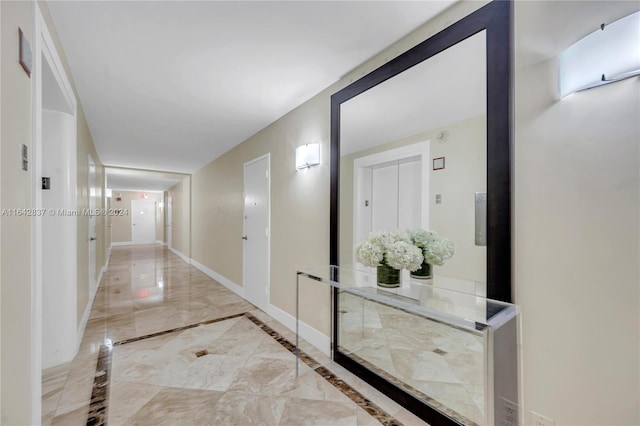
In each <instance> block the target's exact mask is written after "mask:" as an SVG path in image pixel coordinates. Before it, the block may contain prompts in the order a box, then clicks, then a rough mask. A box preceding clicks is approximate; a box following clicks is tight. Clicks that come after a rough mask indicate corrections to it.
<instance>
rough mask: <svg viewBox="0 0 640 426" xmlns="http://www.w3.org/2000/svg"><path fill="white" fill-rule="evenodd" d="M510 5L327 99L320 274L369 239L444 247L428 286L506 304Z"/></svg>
mask: <svg viewBox="0 0 640 426" xmlns="http://www.w3.org/2000/svg"><path fill="white" fill-rule="evenodd" d="M510 49H511V47H510V4H509V2H507V1H494V2H492V3H489V4H488V5H486V6H484V7H483V8H481V9H479V10H478V11H476V12H474V13H473V14H471V15H469V16H467V17H465V18H464V19H462V20H460V21H459V22H457V23H455V24H454V25H452V26H450V27H448V28H446V29H445V30H443V31H442V32H440V33H438V34H436V35H435V36H433V37H431V38H429V39H428V40H426V41H424V42H423V43H421V44H419V45H417V46H416V47H414V48H412V49H411V50H409V51H408V52H406V53H404V54H402V55H401V56H399V57H397V58H395V59H394V60H392V61H390V62H388V63H387V64H385V65H383V66H382V67H380V68H378V69H377V70H375V71H373V72H372V73H370V74H368V75H366V76H364V77H362V78H361V79H360V80H357V81H356V82H354V83H352V84H351V85H349V86H347V87H346V88H344V89H343V90H341V91H339V92H337V93H336V94H334V95H333V96H332V99H331V102H332V104H331V169H332V170H331V179H332V181H331V254H330V258H331V264H334V265H342V266H351V265H355V264H356V263H357V262H356V261H355V259H354V257H353V247H354V245H355V244H357V243H358V242H360V241H362V240H364V239H366V237H367V235H368V233H369V232H371V231H382V230H392V229H405V228H423V229H429V230H433V231H436V232H437V233H438V234H440V235H442V236H445V237H446V238H448V239H450V240H451V241H453V243H454V245H455V255H454V256H453V257H452V258H451V259H450V260H449V261H447V262H446V264H445V265H443V266H442V267H436V268H435V271H434V281H435V282H436V283H440V282H441V283H443V284H444V285H448V284H450V285H451V286H452V287H453V288H455V289H457V290H459V291H464V292H469V293H473V294H476V295H478V296H486V297H488V298H490V299H495V300H501V301H506V302H510V301H511V235H510V234H511V224H510V167H509V164H510V163H509V159H510V121H511V111H510V69H511V66H510V62H511V54H510Z"/></svg>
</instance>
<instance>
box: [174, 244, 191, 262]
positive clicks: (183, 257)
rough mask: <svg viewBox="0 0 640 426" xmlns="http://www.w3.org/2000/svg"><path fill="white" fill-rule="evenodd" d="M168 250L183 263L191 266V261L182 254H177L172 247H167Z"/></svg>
mask: <svg viewBox="0 0 640 426" xmlns="http://www.w3.org/2000/svg"><path fill="white" fill-rule="evenodd" d="M169 250H171V252H173V254H175V255H176V256H178V257H179V258H180V259H182V260H183V261H184V263H186V264H187V265H190V264H191V259H189V258H188V257H187V256H186V255H184V254H182V253H181V252H179V251H178V250H176V249H174V248H173V247H169Z"/></svg>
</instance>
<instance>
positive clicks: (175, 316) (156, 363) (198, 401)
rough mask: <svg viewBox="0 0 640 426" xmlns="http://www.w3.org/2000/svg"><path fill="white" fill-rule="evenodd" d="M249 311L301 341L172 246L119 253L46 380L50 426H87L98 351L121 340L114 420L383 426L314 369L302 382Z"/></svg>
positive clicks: (387, 403)
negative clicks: (72, 346) (77, 335)
mask: <svg viewBox="0 0 640 426" xmlns="http://www.w3.org/2000/svg"><path fill="white" fill-rule="evenodd" d="M245 312H250V313H251V314H252V315H254V316H255V317H256V318H257V320H256V321H258V322H261V323H263V324H266V326H268V327H270V328H271V329H273V330H274V331H275V332H277V333H279V334H280V335H281V336H282V337H284V338H286V339H289V341H295V340H294V338H295V337H294V335H293V333H291V331H290V330H288V329H287V328H286V327H284V326H283V325H282V324H280V323H279V322H277V321H275V320H274V319H273V318H271V317H269V316H268V315H267V314H265V313H264V312H262V311H260V310H257V309H256V308H255V307H254V306H253V305H251V304H250V303H248V302H246V301H245V300H244V299H242V298H240V297H238V296H237V295H235V294H234V293H232V292H231V291H229V290H227V289H226V288H225V287H223V286H222V285H220V284H219V283H217V282H216V281H214V280H212V279H211V278H209V277H208V276H206V275H205V274H204V273H202V272H200V271H199V270H197V269H195V268H194V267H192V266H190V265H187V264H186V263H184V262H183V261H182V260H181V259H180V258H179V257H177V256H176V255H174V254H173V253H171V252H170V251H168V250H167V249H166V248H163V247H160V246H155V245H154V246H152V245H148V246H126V247H116V248H114V249H113V251H112V253H111V260H110V263H109V268H108V270H107V271H106V273H105V275H104V277H103V279H102V282H101V284H100V287H99V289H98V293H97V295H96V299H95V302H94V305H93V307H92V310H91V315H90V319H89V321H88V323H87V327H86V330H85V334H84V338H83V341H82V344H81V347H80V351H79V353H78V355H77V356H76V357H75V359H74V360H73V361H72V362H71V363H70V364H67V365H65V366H60V367H56V368H53V369H49V370H47V371H45V372H44V373H43V416H42V422H43V425H80V424H82V425H85V424H87V419H88V412H89V405H90V402H91V395H92V390H93V383H94V376H95V373H96V364H97V360H98V353H99V351H100V347H101V345H104V344H114V343H116V342H123V341H125V342H126V343H125V344H121V345H116V346H114V347H113V349H112V351H111V354H112V355H111V360H110V361H111V377H110V381H109V398H108V405H107V416H108V423H109V424H113V425H117V424H123V425H136V424H140V425H143V424H144V425H152V424H153V425H158V424H167V425H176V424H203V425H204V424H211V425H225V424H235V425H248V424H267V425H278V424H282V425H293V424H296V425H298V424H309V425H310V424H323V425H334V424H335V425H373V424H379V422H378V421H377V420H376V418H374V417H373V416H371V415H370V414H368V413H367V412H366V411H365V410H364V409H362V408H361V407H360V406H359V405H358V404H356V403H355V402H354V401H353V400H352V399H349V398H347V397H346V396H345V394H344V393H342V392H340V391H339V390H338V389H337V388H336V387H335V386H333V385H332V384H330V383H329V382H328V381H327V380H325V379H324V378H322V377H321V376H320V375H319V374H316V373H315V372H314V370H313V369H312V368H310V367H308V366H307V365H304V364H302V363H301V364H300V365H301V375H300V376H299V377H295V361H294V357H293V355H292V354H291V352H290V351H289V350H287V349H286V348H285V347H284V346H283V345H282V344H280V343H278V342H277V341H276V340H275V339H274V338H273V337H272V336H271V335H269V334H268V333H267V332H265V331H266V330H264V329H261V327H260V326H259V325H257V323H256V321H250V320H249V317H247V316H237V315H238V314H243V313H245ZM234 315H236V317H234V318H230V319H226V320H224V321H219V322H214V323H210V324H206V325H200V326H197V327H193V328H188V329H185V330H180V331H175V332H171V333H167V334H162V335H159V336H157V337H152V338H145V339H142V340H137V341H136V340H135V339H136V338H138V337H141V336H147V335H149V334H153V333H159V332H163V331H166V330H170V329H175V328H179V327H183V326H188V325H192V324H197V323H200V322H204V321H208V320H212V319H216V318H224V317H229V316H234ZM128 339H133V340H128ZM301 347H302V349H303V350H304V351H305V352H306V353H307V354H309V355H310V356H312V357H313V358H314V359H315V360H316V361H317V362H318V363H319V364H320V365H322V366H324V367H326V368H328V369H329V370H330V371H331V372H333V373H334V374H335V375H336V376H338V377H339V378H340V379H342V380H343V381H344V382H345V383H347V384H348V385H350V386H352V387H353V388H354V389H356V390H357V391H358V392H359V394H360V395H362V396H363V397H364V398H366V399H367V400H369V401H370V402H371V403H372V405H373V406H376V407H378V408H379V409H380V410H384V412H386V413H387V414H389V415H390V416H393V418H395V419H396V420H397V422H398V423H403V424H406V425H420V424H424V423H423V422H422V421H420V420H419V419H418V418H417V417H415V416H414V415H413V414H411V413H409V412H407V411H406V410H404V409H403V408H402V407H401V406H399V405H398V404H396V403H395V402H393V401H391V400H390V399H388V398H387V397H386V396H384V395H382V394H381V393H380V392H379V391H377V390H376V389H374V388H372V387H371V386H369V385H367V384H366V383H364V382H363V381H362V380H360V379H359V378H357V377H355V376H354V375H353V374H351V373H350V372H348V371H346V370H344V369H343V368H342V367H340V366H338V365H337V364H334V363H333V362H332V361H331V360H330V359H328V358H327V357H325V356H324V355H323V354H322V353H320V352H319V351H317V350H316V349H315V348H313V347H312V346H310V345H309V344H307V343H306V342H302V343H301ZM198 354H200V356H198Z"/></svg>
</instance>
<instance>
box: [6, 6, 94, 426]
mask: <svg viewBox="0 0 640 426" xmlns="http://www.w3.org/2000/svg"><path fill="white" fill-rule="evenodd" d="M38 4H39V6H40V8H41V11H42V14H43V17H44V19H45V22H46V23H47V26H48V28H49V31H50V33H51V35H52V38H53V40H54V43H55V44H56V46H57V49H58V53H59V54H60V57H61V59H62V62H63V65H64V66H65V69H66V72H67V76H68V77H69V78H70V79H71V74H70V72H69V69H68V66H67V63H66V59H65V56H64V52H63V51H62V49H61V48H60V44H59V42H58V38H57V36H56V34H55V29H54V27H53V25H52V24H51V20H50V17H49V15H48V11H47V8H46V4H44V3H41V2H38ZM0 15H1V19H2V24H1V31H2V35H1V37H0V38H1V42H2V49H1V52H0V55H1V57H0V64H1V79H2V81H1V86H2V89H3V90H2V100H1V103H2V108H1V111H2V116H1V121H2V124H3V125H2V129H1V132H2V133H1V145H0V159H1V160H0V161H1V162H2V165H1V168H0V172H1V175H2V176H1V178H0V182H2V187H1V191H0V193H1V194H2V198H1V200H0V202H1V206H2V208H6V209H13V208H29V207H31V198H32V190H31V174H30V172H29V173H27V172H24V171H22V170H21V169H20V163H19V152H20V146H21V144H23V143H24V144H26V145H27V146H28V147H29V152H30V159H31V151H32V146H31V137H32V136H31V126H32V121H31V120H32V118H31V112H32V111H31V108H32V105H31V95H32V94H31V80H30V79H29V78H28V77H27V75H26V74H25V73H24V71H23V70H22V68H21V67H20V65H19V64H18V59H17V46H18V27H20V28H22V30H23V31H24V33H25V35H26V38H27V39H28V40H29V41H30V43H31V46H32V47H33V46H34V40H33V36H32V34H33V31H34V28H33V21H34V5H33V3H31V2H11V1H3V2H0ZM72 85H73V82H72ZM77 123H78V126H77V135H78V152H77V158H78V177H77V179H78V208H79V209H82V208H87V207H88V198H87V194H88V189H87V187H88V160H87V155H88V154H89V153H91V154H92V155H93V158H94V160H95V162H96V165H97V178H98V185H99V186H102V182H103V179H104V178H103V173H102V167H101V166H100V159H99V157H98V156H97V154H96V152H95V149H94V147H93V141H92V138H91V134H90V132H89V129H88V126H87V124H86V120H85V118H84V113H83V111H82V107H81V105H80V104H79V103H78V114H77ZM32 165H33V163H32ZM100 198H102V197H100ZM103 205H104V204H103V203H101V202H100V201H98V202H97V203H96V207H97V208H102V207H103ZM1 223H2V229H3V233H2V237H3V238H2V242H1V245H2V249H1V252H0V258H1V260H0V262H1V263H2V265H3V268H2V271H1V275H0V288H1V290H0V295H1V296H0V300H1V301H2V306H1V307H0V312H1V315H2V320H1V324H2V325H1V327H2V329H1V333H2V334H1V341H2V346H1V348H2V353H1V354H0V359H1V366H0V387H1V388H2V389H3V390H5V389H10V390H11V391H10V392H2V394H1V396H0V407H1V409H2V418H1V423H2V424H12V425H13V424H16V425H17V424H31V423H32V422H33V421H32V419H31V414H32V407H31V400H32V395H31V394H32V392H33V389H31V380H32V374H36V375H39V372H32V371H30V359H31V355H32V348H31V327H32V319H31V298H32V294H31V267H32V265H31V220H30V218H28V217H19V218H16V217H2V219H1ZM97 227H98V231H97V232H98V241H99V242H100V241H104V219H98V222H97ZM88 244H89V238H88V218H86V217H79V218H78V270H77V276H78V304H77V306H76V307H75V308H77V312H78V321H80V320H81V318H82V315H83V314H84V311H85V308H86V306H87V303H88V298H89V290H88V282H89V273H88ZM96 257H97V259H96V269H97V271H96V272H97V273H99V270H100V268H101V267H102V265H103V264H104V261H105V257H106V250H105V246H104V244H100V243H99V244H98V245H97V253H96ZM70 308H71V309H74V307H70ZM38 420H39V419H38ZM34 421H35V420H34Z"/></svg>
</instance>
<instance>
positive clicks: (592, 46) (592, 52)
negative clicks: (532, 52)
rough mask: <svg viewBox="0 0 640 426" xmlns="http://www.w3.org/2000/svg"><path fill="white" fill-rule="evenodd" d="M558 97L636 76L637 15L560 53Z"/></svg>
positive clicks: (639, 69)
mask: <svg viewBox="0 0 640 426" xmlns="http://www.w3.org/2000/svg"><path fill="white" fill-rule="evenodd" d="M559 72H560V75H559V83H560V96H561V97H563V98H564V97H565V96H567V95H569V94H571V93H573V92H578V91H580V90H585V89H591V88H592V87H597V86H602V85H603V84H608V83H613V82H616V81H620V80H624V79H626V78H629V77H634V76H636V75H640V12H635V13H633V14H631V15H628V16H625V17H624V18H621V19H618V20H617V21H615V22H612V23H611V24H608V25H605V24H602V25H601V26H600V29H598V30H597V31H595V32H593V33H591V34H589V35H588V36H586V37H585V38H583V39H582V40H579V41H577V42H576V43H574V44H573V45H571V46H570V47H569V48H568V49H567V50H565V51H564V52H562V54H561V55H560V61H559Z"/></svg>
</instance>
